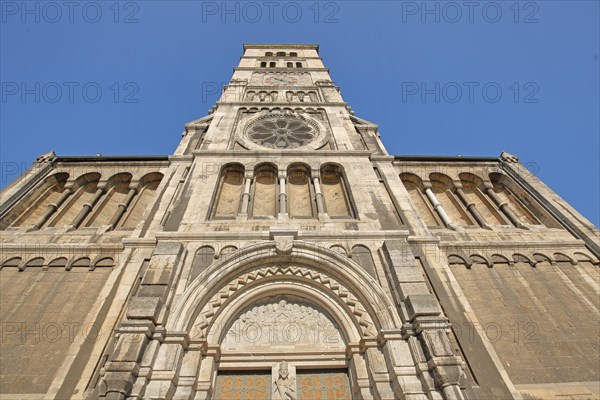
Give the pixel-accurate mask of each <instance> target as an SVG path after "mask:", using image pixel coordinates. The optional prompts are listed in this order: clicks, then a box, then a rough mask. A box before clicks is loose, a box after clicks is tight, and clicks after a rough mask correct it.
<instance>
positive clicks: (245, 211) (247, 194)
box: [240, 176, 252, 215]
mask: <svg viewBox="0 0 600 400" xmlns="http://www.w3.org/2000/svg"><path fill="white" fill-rule="evenodd" d="M251 184H252V178H251V177H249V176H247V177H246V183H245V185H244V194H242V209H241V210H240V215H248V205H249V204H250V185H251Z"/></svg>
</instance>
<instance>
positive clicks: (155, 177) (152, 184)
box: [121, 172, 163, 229]
mask: <svg viewBox="0 0 600 400" xmlns="http://www.w3.org/2000/svg"><path fill="white" fill-rule="evenodd" d="M162 178H163V174H161V173H160V172H153V173H150V174H148V175H145V176H144V177H143V178H142V179H140V191H139V193H138V194H137V195H136V196H135V199H134V200H133V202H132V203H131V204H130V206H129V209H128V210H127V214H125V217H124V218H123V219H122V221H123V222H122V223H121V226H122V227H123V228H126V229H131V228H135V227H136V225H137V224H138V223H139V222H140V221H141V219H142V216H143V215H144V212H145V211H146V209H147V208H148V204H149V203H150V201H151V200H152V198H154V194H155V193H156V189H158V185H160V181H161V180H162Z"/></svg>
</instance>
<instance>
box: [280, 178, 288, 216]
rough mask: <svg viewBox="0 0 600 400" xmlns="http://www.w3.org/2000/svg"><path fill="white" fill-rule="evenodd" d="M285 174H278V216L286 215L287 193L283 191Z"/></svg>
mask: <svg viewBox="0 0 600 400" xmlns="http://www.w3.org/2000/svg"><path fill="white" fill-rule="evenodd" d="M285 182H286V176H285V173H284V172H280V175H279V218H282V217H285V216H287V213H288V212H287V193H286V192H285Z"/></svg>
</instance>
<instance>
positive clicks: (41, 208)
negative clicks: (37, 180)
mask: <svg viewBox="0 0 600 400" xmlns="http://www.w3.org/2000/svg"><path fill="white" fill-rule="evenodd" d="M68 178H69V174H66V173H58V174H54V175H52V176H49V177H48V178H46V179H45V180H44V182H43V183H42V184H41V185H40V187H39V188H37V189H36V190H34V191H33V192H32V193H31V194H29V195H28V196H27V197H26V198H25V199H24V200H22V201H21V202H20V203H19V204H17V205H16V206H15V207H14V209H13V210H11V211H10V213H9V214H8V215H7V216H6V217H5V218H3V220H2V222H1V223H0V229H4V228H6V227H7V226H10V225H12V226H26V225H31V224H33V223H35V222H36V221H37V220H38V218H40V217H41V216H42V215H43V214H44V213H45V212H46V211H47V210H48V206H49V205H50V204H53V203H54V202H56V201H57V200H58V199H59V197H60V196H61V194H62V191H63V190H64V188H65V183H66V181H67V179H68Z"/></svg>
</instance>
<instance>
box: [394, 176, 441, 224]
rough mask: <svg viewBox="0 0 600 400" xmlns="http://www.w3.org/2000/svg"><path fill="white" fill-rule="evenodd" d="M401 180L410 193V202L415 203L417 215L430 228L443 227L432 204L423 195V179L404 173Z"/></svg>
mask: <svg viewBox="0 0 600 400" xmlns="http://www.w3.org/2000/svg"><path fill="white" fill-rule="evenodd" d="M400 179H401V180H402V183H403V184H404V187H405V188H406V191H407V192H408V195H409V197H410V200H411V201H412V203H413V206H414V207H415V209H416V211H417V213H418V214H419V216H420V217H421V218H422V219H423V221H424V222H425V224H426V225H427V226H428V227H439V226H441V223H440V220H439V219H438V217H437V215H436V214H435V211H434V210H433V208H432V207H431V204H430V203H429V202H428V201H427V199H426V198H425V195H424V194H423V192H424V188H423V183H422V182H421V179H420V178H419V177H417V176H416V175H413V174H409V173H403V174H401V175H400Z"/></svg>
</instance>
